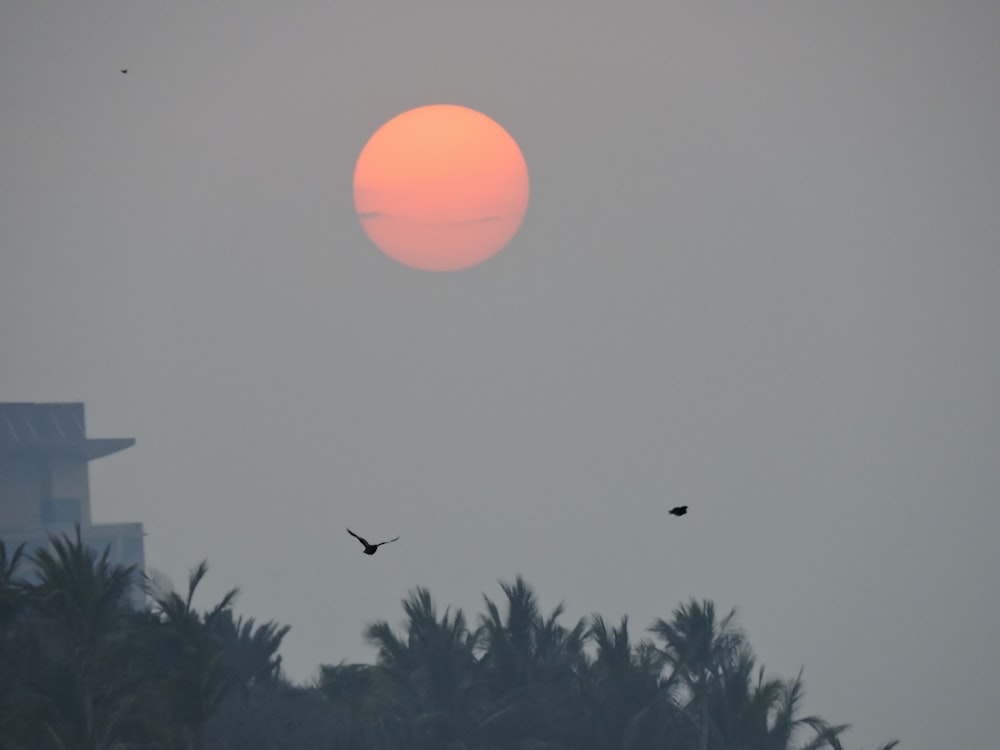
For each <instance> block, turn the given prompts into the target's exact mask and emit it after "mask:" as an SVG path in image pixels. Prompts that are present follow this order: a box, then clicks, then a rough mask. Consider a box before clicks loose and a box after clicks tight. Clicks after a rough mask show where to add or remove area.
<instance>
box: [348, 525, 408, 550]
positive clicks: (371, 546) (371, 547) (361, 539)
mask: <svg viewBox="0 0 1000 750" xmlns="http://www.w3.org/2000/svg"><path fill="white" fill-rule="evenodd" d="M347 533H348V534H350V535H351V536H353V537H354V538H355V539H357V540H358V541H359V542H361V543H362V544H363V545H365V554H366V555H374V554H375V552H376V551H378V548H379V547H381V546H382V545H383V544H391V543H392V542H394V541H396V539H399V537H398V536H397V537H396V539H390V540H389V541H388V542H379V543H378V544H369V543H368V540H367V539H365V538H364V537H360V536H358V535H357V534H355V533H354V532H353V531H351V530H350V529H348V530H347Z"/></svg>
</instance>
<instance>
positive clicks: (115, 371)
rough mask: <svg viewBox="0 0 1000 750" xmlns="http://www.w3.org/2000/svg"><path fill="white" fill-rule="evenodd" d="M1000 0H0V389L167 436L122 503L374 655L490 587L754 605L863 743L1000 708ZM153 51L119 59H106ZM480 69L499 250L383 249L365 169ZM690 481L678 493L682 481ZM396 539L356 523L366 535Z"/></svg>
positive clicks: (121, 489)
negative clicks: (999, 696) (368, 204)
mask: <svg viewBox="0 0 1000 750" xmlns="http://www.w3.org/2000/svg"><path fill="white" fill-rule="evenodd" d="M997 29H1000V5H998V4H996V3H995V2H960V3H950V4H948V5H947V6H944V5H943V4H940V3H930V2H917V1H916V0H907V1H906V2H903V1H902V0H899V1H896V0H893V1H889V0H886V1H885V2H880V3H862V2H837V3H823V4H820V3H778V2H758V3H730V4H722V5H719V4H709V5H706V4H702V3H674V4H671V5H669V6H665V5H662V6H661V5H654V4H652V3H650V4H645V5H642V6H641V7H640V5H639V4H636V5H635V6H633V7H629V8H628V9H622V10H615V9H613V8H612V6H611V4H608V3H603V2H578V3H577V2H574V3H570V2H550V3H542V4H540V3H509V4H499V3H498V4H492V5H490V7H489V9H486V7H485V6H481V4H468V5H467V4H458V3H448V2H438V1H436V0H435V1H434V2H423V3H419V4H413V3H407V2H394V3H390V2H366V3H352V4H344V3H328V2H290V3H280V4H275V3H265V2H233V1H231V0H228V1H226V2H221V1H220V2H214V3H210V4H204V3H166V4H164V3H121V2H99V1H96V0H95V1H94V2H88V3H60V4H55V3H27V2H21V3H18V2H13V3H11V2H8V3H4V4H3V5H2V7H0V103H2V115H0V345H2V348H0V386H2V388H0V400H2V401H83V402H85V403H86V409H87V419H88V425H87V427H88V433H89V434H90V435H92V436H96V437H111V436H114V437H118V436H122V437H125V436H129V437H135V438H136V441H137V443H136V446H135V447H133V448H131V449H129V450H127V451H124V452H122V453H119V454H117V455H115V456H113V457H109V458H106V459H103V460H101V461H97V462H95V463H94V464H93V465H92V466H91V489H92V496H93V508H94V518H95V520H97V521H102V522H110V521H142V522H143V523H144V524H145V526H146V530H147V532H148V537H147V539H146V560H147V564H148V566H149V567H151V568H155V569H157V570H159V571H162V572H163V573H164V574H166V575H167V576H169V577H170V578H171V579H173V580H174V581H175V582H176V583H178V584H179V585H180V586H183V582H184V581H185V579H186V576H187V573H188V571H189V570H190V569H191V568H192V567H193V566H194V565H195V564H197V562H198V561H199V560H201V559H202V558H208V561H209V565H210V568H211V569H210V572H209V574H208V576H207V578H206V579H205V582H204V584H203V587H202V590H200V593H199V596H201V597H203V599H202V604H203V605H206V606H207V605H209V604H211V603H213V602H214V601H216V600H217V599H218V598H219V597H220V596H221V594H222V593H223V592H224V591H226V590H227V589H228V588H230V587H232V586H236V585H238V586H240V587H241V588H242V594H241V597H240V599H239V600H238V602H237V611H238V612H240V613H245V614H248V615H250V616H254V617H256V618H257V619H258V620H267V619H274V620H277V621H278V622H280V623H286V624H289V625H291V626H292V630H291V632H290V633H289V635H288V636H287V637H286V639H285V645H284V647H283V650H282V651H283V655H284V659H285V665H286V667H287V669H288V671H289V674H290V676H292V677H293V678H295V679H298V680H307V679H310V678H312V677H313V676H315V672H316V669H317V668H318V666H319V665H320V664H323V663H328V664H335V663H337V662H339V661H341V660H347V661H349V662H350V661H364V662H372V661H373V660H374V658H375V653H374V650H373V649H371V648H370V647H369V646H367V645H366V644H365V643H364V641H363V639H362V630H363V628H364V626H365V625H366V623H369V622H372V621H374V620H376V619H387V620H389V622H391V623H397V622H399V621H400V620H401V619H402V617H403V613H402V609H401V607H400V604H399V602H400V600H401V599H403V598H404V597H405V596H406V593H407V591H408V590H409V589H410V588H412V587H414V586H416V585H424V586H427V587H428V588H429V589H430V590H431V592H432V593H433V595H434V596H435V598H436V600H437V601H439V602H440V603H441V604H442V605H444V604H452V605H455V606H461V607H464V608H465V609H466V611H467V612H468V613H470V614H475V613H478V612H479V611H480V610H481V606H480V605H481V594H482V593H483V592H486V593H488V594H489V595H490V596H491V598H496V597H497V596H498V595H499V594H500V591H499V587H498V586H497V581H498V580H499V579H503V580H513V579H514V576H515V575H516V574H517V573H522V574H523V575H524V576H525V578H526V579H527V580H528V581H529V582H530V583H531V584H532V585H533V586H534V587H535V588H536V590H537V592H538V594H539V596H540V598H541V602H542V605H543V609H544V610H545V611H549V610H550V609H551V608H552V607H554V606H555V605H556V604H557V603H558V602H559V601H561V600H565V602H566V604H567V616H568V617H570V618H576V617H579V616H582V615H589V614H590V613H592V612H599V613H601V614H602V615H604V616H605V618H606V619H608V620H609V621H615V622H617V620H618V618H619V617H620V616H621V615H622V614H625V613H627V614H629V616H630V622H631V623H632V625H633V627H634V632H635V634H636V636H637V637H638V636H639V635H642V634H643V629H644V628H645V627H647V626H648V625H649V624H650V623H651V622H652V621H653V620H654V618H656V617H664V618H666V617H668V616H669V615H670V612H671V611H672V610H673V609H674V607H675V606H676V605H677V604H678V603H679V602H681V601H683V600H686V599H688V598H689V597H691V596H697V597H700V598H701V597H704V598H708V599H712V600H713V601H715V602H716V605H717V607H718V608H719V609H720V610H722V611H728V610H729V609H730V608H732V607H739V617H740V622H741V624H742V625H743V627H744V628H745V629H746V631H747V633H748V634H749V637H750V639H751V640H752V642H753V644H754V646H755V649H756V651H757V652H758V655H759V657H760V660H761V661H762V662H763V663H765V664H766V665H767V667H768V669H769V671H770V672H773V673H774V674H776V675H779V676H783V677H792V676H794V675H795V674H796V673H797V671H798V669H799V667H800V666H802V665H804V667H805V672H804V681H805V684H806V686H807V689H808V695H807V706H806V709H807V711H815V712H818V713H821V714H822V715H823V716H824V717H825V718H827V719H829V720H831V721H833V722H850V723H851V724H852V725H853V729H852V730H851V731H850V732H849V734H848V735H846V740H847V741H848V742H849V743H850V744H851V745H852V746H854V747H869V748H870V747H872V746H873V745H876V744H878V743H879V742H882V741H884V740H887V739H890V738H893V737H897V738H899V739H900V740H901V741H902V744H901V747H902V748H904V749H905V750H936V749H937V748H940V747H965V748H986V747H990V746H994V745H995V742H996V737H997V736H1000V719H998V714H997V712H996V710H995V708H996V707H995V701H996V697H995V689H994V685H995V680H996V674H997V673H998V670H1000V656H998V652H997V649H995V648H991V643H992V640H993V639H992V636H993V634H994V633H995V629H996V622H997V617H998V615H1000V611H998V610H1000V605H998V602H1000V583H998V577H997V575H996V571H997V570H998V563H1000V554H998V552H997V545H996V535H997V532H998V531H1000V510H998V505H997V498H998V496H1000V494H998V493H1000V472H998V470H997V460H996V458H997V447H998V445H1000V400H998V399H997V397H996V387H997V383H998V382H1000V336H998V335H997V330H996V325H997V321H998V314H1000V303H998V296H1000V295H998V293H997V292H998V289H1000V255H998V246H1000V245H998V240H1000V211H998V203H997V196H998V195H1000V139H998V138H997V123H998V122H1000V87H998V85H997V71H998V70H1000V46H998V41H997V40H998V36H997ZM121 68H127V69H128V71H129V72H128V74H127V75H123V74H121V73H120V72H119V70H120V69H121ZM437 102H445V103H456V104H462V105H465V106H469V107H472V108H475V109H478V110H480V111H482V112H484V113H485V114H487V115H489V116H490V117H493V118H494V119H496V120H497V121H498V122H499V123H500V124H502V125H503V126H504V128H506V129H507V130H508V131H509V132H510V133H511V134H512V135H513V136H514V138H516V139H517V141H518V143H519V144H520V146H521V149H522V151H523V152H524V155H525V158H526V159H527V162H528V167H529V170H530V173H531V179H532V185H531V189H532V197H531V205H530V206H529V209H528V214H527V217H526V219H525V222H524V224H523V225H522V227H521V230H520V232H519V233H518V235H517V236H516V237H515V239H514V241H513V242H512V243H511V244H510V245H509V246H508V247H507V248H506V249H504V250H503V251H502V252H501V253H500V254H498V255H497V256H496V257H494V258H493V259H491V260H489V261H488V262H486V263H484V264H483V265H481V266H479V267H476V268H474V269H471V270H469V271H464V272H459V273H441V274H434V273H425V272H419V271H414V270H412V269H409V268H407V267H405V266H402V265H400V264H397V263H395V262H393V261H392V260H390V259H388V258H387V257H385V256H384V255H383V254H382V253H380V252H379V251H378V250H377V249H375V248H374V247H373V246H371V244H370V243H369V242H368V240H367V239H366V237H365V236H364V234H363V232H362V230H361V228H360V226H359V225H358V220H357V218H356V217H355V215H354V209H353V204H352V196H351V175H352V171H353V168H354V163H355V160H356V158H357V156H358V154H359V152H360V150H361V148H362V147H363V145H364V143H365V142H366V140H367V139H368V137H369V136H370V135H371V134H372V133H373V132H374V130H375V129H376V128H377V127H378V126H379V125H381V124H382V123H383V122H385V121H386V120H387V119H389V118H390V117H392V116H394V115H396V114H398V113H400V112H402V111H404V110H406V109H409V108H412V107H415V106H419V105H422V104H429V103H437ZM681 504H686V505H688V506H690V511H689V513H688V515H687V516H686V517H684V518H682V519H678V518H673V517H671V516H669V515H667V510H668V509H669V508H670V507H671V506H673V505H681ZM345 525H350V526H351V528H352V529H355V530H356V531H358V532H359V533H362V534H364V535H366V536H368V537H369V538H372V539H378V540H381V539H388V538H392V537H394V536H396V535H397V534H398V535H400V536H401V539H400V541H399V542H397V543H395V544H392V545H390V546H388V547H385V548H383V549H380V550H379V554H378V555H375V556H373V557H367V556H365V555H362V554H361V550H360V547H359V545H358V544H357V542H356V541H355V540H353V539H351V538H350V537H349V536H348V535H347V533H346V532H345V531H344V527H345Z"/></svg>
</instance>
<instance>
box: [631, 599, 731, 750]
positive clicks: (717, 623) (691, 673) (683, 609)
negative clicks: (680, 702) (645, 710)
mask: <svg viewBox="0 0 1000 750" xmlns="http://www.w3.org/2000/svg"><path fill="white" fill-rule="evenodd" d="M735 618H736V610H732V611H731V612H730V613H729V614H728V615H726V616H725V617H723V618H722V619H718V618H717V617H716V615H715V605H714V604H713V603H712V602H710V601H707V600H706V601H703V602H699V601H697V600H695V599H691V601H690V602H688V603H687V604H681V605H680V606H679V607H677V609H675V610H674V612H673V616H672V619H671V620H670V622H667V621H666V620H663V619H662V618H660V619H657V620H656V621H655V622H654V623H653V625H652V627H651V628H650V630H651V631H652V632H653V633H654V634H655V635H656V636H657V637H658V638H659V640H660V642H661V644H662V645H661V646H660V654H661V656H662V659H663V662H664V664H665V665H666V666H668V667H670V669H671V670H672V672H671V674H670V676H669V677H668V679H667V682H668V683H672V682H674V681H679V682H680V683H681V684H682V685H683V686H684V687H685V688H686V690H687V691H688V694H689V699H690V700H689V705H690V706H692V707H693V708H694V711H695V715H696V716H697V722H698V728H699V732H700V737H699V741H698V747H699V748H700V750H707V748H708V735H709V725H710V715H709V701H710V697H711V693H712V691H713V690H714V689H715V688H716V685H717V683H718V681H719V679H720V676H721V672H722V665H723V664H725V663H727V662H728V661H730V660H731V659H732V656H733V654H734V653H736V652H737V651H738V649H739V648H740V647H741V646H742V645H743V643H744V641H745V639H744V636H743V634H742V632H741V631H740V630H739V629H738V628H737V627H736V624H735Z"/></svg>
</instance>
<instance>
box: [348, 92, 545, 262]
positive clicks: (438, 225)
mask: <svg viewBox="0 0 1000 750" xmlns="http://www.w3.org/2000/svg"><path fill="white" fill-rule="evenodd" d="M354 208H355V210H356V211H357V212H358V218H359V219H360V220H361V226H362V227H363V228H364V230H365V233H366V234H367V235H368V237H369V238H370V239H371V241H372V242H374V243H375V244H376V245H377V246H378V248H379V249H380V250H381V251H382V252H384V253H385V254H386V255H388V256H389V257H390V258H394V259H395V260H397V261H399V262H400V263H404V264H405V265H408V266H412V267H413V268H419V269H422V270H425V271H456V270H458V269H461V268H469V267H471V266H474V265H477V264H478V263H482V262H483V261H484V260H486V259H487V258H490V257H492V256H493V255H495V254H496V253H498V252H499V251H500V250H501V249H503V247H504V246H505V245H506V244H507V243H508V242H510V240H511V238H512V237H513V236H514V235H515V234H516V233H517V230H518V227H520V226H521V221H522V219H524V213H525V211H526V210H527V208H528V167H527V165H526V164H525V163H524V157H523V156H522V155H521V150H520V149H519V148H518V146H517V143H515V142H514V139H513V138H511V137H510V135H509V134H508V133H507V131H506V130H504V129H503V128H502V127H500V126H499V125H498V124H497V123H495V122H494V121H493V120H491V119H490V118H489V117H487V116H486V115H484V114H482V113H480V112H476V111H475V110H474V109H468V108H467V107H458V106H455V105H451V104H434V105H430V106H427V107H418V108H417V109H411V110H409V111H408V112H403V114H401V115H397V116H396V117H394V118H393V119H391V120H389V122H387V123H385V124H384V125H383V126H382V127H380V128H379V129H378V130H376V131H375V135H373V136H372V137H371V138H370V139H369V141H368V143H367V144H365V147H364V148H363V149H362V151H361V155H360V156H359V157H358V164H357V166H356V167H355V169H354Z"/></svg>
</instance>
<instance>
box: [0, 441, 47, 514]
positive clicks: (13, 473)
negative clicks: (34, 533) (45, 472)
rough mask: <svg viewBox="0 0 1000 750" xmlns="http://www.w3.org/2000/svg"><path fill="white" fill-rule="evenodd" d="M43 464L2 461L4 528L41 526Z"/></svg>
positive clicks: (0, 488)
mask: <svg viewBox="0 0 1000 750" xmlns="http://www.w3.org/2000/svg"><path fill="white" fill-rule="evenodd" d="M41 474H42V469H41V465H40V462H38V461H30V460H27V459H23V458H19V459H12V458H6V459H3V460H0V528H4V527H8V526H9V527H34V526H38V525H39V524H40V523H41V520H42V517H41V507H42V482H41Z"/></svg>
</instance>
